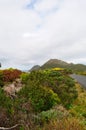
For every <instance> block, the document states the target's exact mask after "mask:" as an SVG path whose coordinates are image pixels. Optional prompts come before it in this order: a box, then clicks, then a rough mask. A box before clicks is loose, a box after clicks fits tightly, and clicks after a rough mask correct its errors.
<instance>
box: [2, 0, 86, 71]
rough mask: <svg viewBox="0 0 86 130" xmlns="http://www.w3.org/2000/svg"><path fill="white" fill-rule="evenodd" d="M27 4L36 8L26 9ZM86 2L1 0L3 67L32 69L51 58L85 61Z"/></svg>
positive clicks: (68, 0)
mask: <svg viewBox="0 0 86 130" xmlns="http://www.w3.org/2000/svg"><path fill="white" fill-rule="evenodd" d="M28 4H34V8H25V7H26V6H27V5H28ZM85 5H86V1H85V0H72V1H71V0H53V1H52V0H41V1H40V0H36V1H35V0H34V1H33V2H32V3H31V0H18V1H15V0H13V1H12V0H0V61H1V62H2V66H3V67H12V66H14V67H18V68H25V69H26V68H28V69H29V67H31V66H32V65H35V64H42V63H44V61H46V60H48V59H49V58H61V59H62V60H66V61H74V62H77V63H78V62H81V63H85V64H86V58H85V55H86V49H85V48H86V17H85V14H86V8H85ZM54 9H56V10H55V11H53V10H54ZM42 16H43V17H42Z"/></svg>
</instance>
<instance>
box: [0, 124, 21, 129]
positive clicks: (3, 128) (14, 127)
mask: <svg viewBox="0 0 86 130" xmlns="http://www.w3.org/2000/svg"><path fill="white" fill-rule="evenodd" d="M17 126H19V124H16V125H14V126H12V127H9V128H5V127H0V130H12V129H14V128H16V127H17Z"/></svg>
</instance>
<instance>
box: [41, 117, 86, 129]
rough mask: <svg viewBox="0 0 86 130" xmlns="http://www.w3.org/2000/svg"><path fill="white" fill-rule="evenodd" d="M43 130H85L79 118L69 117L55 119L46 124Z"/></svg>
mask: <svg viewBox="0 0 86 130" xmlns="http://www.w3.org/2000/svg"><path fill="white" fill-rule="evenodd" d="M42 130H85V129H84V128H83V126H82V125H81V124H80V123H79V121H78V119H75V118H69V119H63V120H54V121H51V122H50V123H49V124H46V125H45V126H44V128H43V129H42Z"/></svg>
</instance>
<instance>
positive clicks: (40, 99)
mask: <svg viewBox="0 0 86 130" xmlns="http://www.w3.org/2000/svg"><path fill="white" fill-rule="evenodd" d="M21 95H22V96H23V97H25V98H26V100H27V101H28V100H30V101H31V103H32V106H33V108H34V110H35V111H43V110H48V109H50V108H51V107H52V106H54V105H55V104H57V103H59V102H60V99H59V98H58V95H57V94H55V93H54V92H53V91H52V90H51V89H50V88H47V87H43V86H36V84H33V85H31V86H27V87H25V88H23V89H22V90H21V91H20V92H19V96H20V97H21ZM25 98H24V99H25Z"/></svg>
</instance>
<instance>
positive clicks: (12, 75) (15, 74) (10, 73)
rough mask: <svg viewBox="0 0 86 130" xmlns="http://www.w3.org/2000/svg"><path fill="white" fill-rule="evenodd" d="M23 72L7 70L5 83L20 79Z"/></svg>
mask: <svg viewBox="0 0 86 130" xmlns="http://www.w3.org/2000/svg"><path fill="white" fill-rule="evenodd" d="M21 73H22V72H21V71H20V70H17V69H7V70H3V81H4V82H12V81H14V80H15V79H16V78H19V77H20V75H21Z"/></svg>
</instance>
